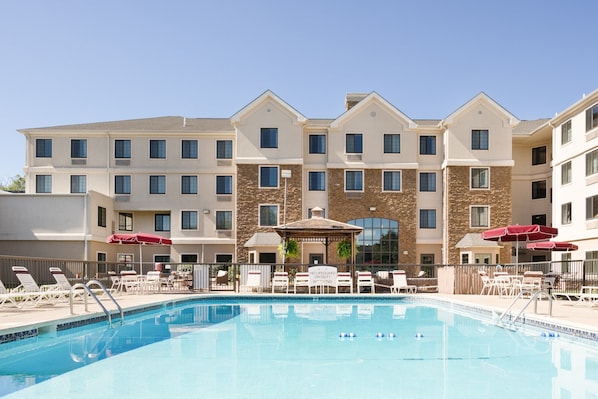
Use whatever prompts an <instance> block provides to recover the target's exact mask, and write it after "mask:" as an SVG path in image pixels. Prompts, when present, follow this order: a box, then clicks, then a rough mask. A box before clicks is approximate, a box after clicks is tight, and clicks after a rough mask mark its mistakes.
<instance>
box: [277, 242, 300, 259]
mask: <svg viewBox="0 0 598 399" xmlns="http://www.w3.org/2000/svg"><path fill="white" fill-rule="evenodd" d="M278 252H279V253H280V257H281V258H285V259H286V260H293V259H297V258H298V257H299V244H298V243H297V241H295V240H293V239H292V238H290V239H288V240H286V254H285V248H284V247H283V243H280V244H279V245H278Z"/></svg>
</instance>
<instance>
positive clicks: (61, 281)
mask: <svg viewBox="0 0 598 399" xmlns="http://www.w3.org/2000/svg"><path fill="white" fill-rule="evenodd" d="M50 274H52V277H54V280H56V286H55V288H53V289H56V290H58V291H60V292H63V293H64V292H67V291H68V292H69V295H70V292H71V290H72V288H73V286H72V285H71V282H70V281H69V279H68V278H67V277H66V275H65V274H64V273H63V271H62V269H61V268H59V267H56V266H51V267H50ZM87 285H88V286H89V283H88V284H87ZM92 292H93V293H94V294H95V295H96V296H99V295H102V294H103V293H104V290H103V289H101V288H99V287H98V288H93V289H92ZM74 294H75V297H81V296H82V295H83V294H85V290H84V289H83V288H79V289H77V291H76V292H75V293H74ZM64 297H65V298H68V295H64Z"/></svg>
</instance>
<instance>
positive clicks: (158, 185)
mask: <svg viewBox="0 0 598 399" xmlns="http://www.w3.org/2000/svg"><path fill="white" fill-rule="evenodd" d="M149 193H150V194H166V176H164V175H156V176H150V177H149Z"/></svg>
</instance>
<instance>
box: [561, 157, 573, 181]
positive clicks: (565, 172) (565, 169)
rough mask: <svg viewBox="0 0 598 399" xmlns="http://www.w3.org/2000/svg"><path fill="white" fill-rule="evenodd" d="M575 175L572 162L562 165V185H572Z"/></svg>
mask: <svg viewBox="0 0 598 399" xmlns="http://www.w3.org/2000/svg"><path fill="white" fill-rule="evenodd" d="M572 177H573V175H572V174H571V161H569V162H565V163H564V164H562V165H561V185H565V184H569V183H571V179H572Z"/></svg>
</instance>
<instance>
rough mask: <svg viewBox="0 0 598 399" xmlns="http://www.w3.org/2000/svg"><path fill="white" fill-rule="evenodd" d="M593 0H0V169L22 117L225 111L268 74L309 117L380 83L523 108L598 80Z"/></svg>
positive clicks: (17, 149) (400, 97)
mask: <svg viewBox="0 0 598 399" xmlns="http://www.w3.org/2000/svg"><path fill="white" fill-rule="evenodd" d="M597 15H598V1H595V0H570V1H560V0H558V1H557V0H535V1H534V0H500V1H483V0H455V1H448V0H417V1H415V0H413V1H412V0H395V1H389V0H369V1H354V0H330V1H327V0H297V1H284V0H278V1H275V0H270V1H264V0H251V1H249V0H246V1H241V0H239V1H233V0H213V1H201V0H198V1H191V0H189V1H177V0H168V1H167V0H164V1H152V0H143V1H141V0H139V1H127V0H101V1H100V0H86V1H84V0H76V1H75V0H73V1H60V0H53V1H48V0H36V1H33V0H1V2H0V54H1V62H0V134H1V135H2V136H1V137H2V149H3V151H2V156H0V182H5V181H7V180H9V179H10V178H11V177H12V176H14V175H16V174H22V168H23V166H24V164H25V140H24V138H23V136H22V135H21V134H19V133H18V132H17V131H16V130H17V129H21V128H30V127H46V126H56V125H68V124H75V123H87V122H100V121H113V120H121V119H132V118H144V117H157V116H167V115H180V116H186V117H229V116H231V115H233V114H234V113H235V112H236V111H238V110H239V109H240V108H242V107H243V106H245V105H246V104H248V103H249V102H251V101H252V100H253V99H255V98H256V97H257V96H259V95H260V94H261V93H263V92H264V91H265V90H267V89H270V90H272V91H274V92H275V93H276V94H277V95H279V96H280V97H281V98H282V99H284V100H285V101H287V102H288V103H289V104H290V105H291V106H293V107H294V108H296V109H297V110H298V111H299V112H301V113H302V114H303V115H305V116H306V117H308V118H334V117H337V116H339V115H340V114H342V112H343V111H344V108H343V107H344V97H345V94H346V93H347V92H371V91H376V92H377V93H379V94H380V95H382V96H383V97H384V98H386V99H387V100H388V101H389V102H391V103H392V104H393V105H395V106H396V107H397V108H399V109H400V110H401V111H402V112H403V113H405V114H407V115H408V116H409V117H411V118H413V119H420V118H437V119H441V118H444V117H446V116H448V115H449V114H450V113H451V112H453V111H454V110H455V109H457V108H458V107H460V106H461V105H462V104H464V103H465V102H467V101H468V100H470V99H471V98H472V97H474V96H475V95H477V94H478V93H479V92H482V91H483V92H485V93H486V94H488V95H489V96H490V97H492V98H493V99H494V100H496V101H498V102H499V103H500V104H501V105H502V106H504V107H505V108H506V109H507V110H509V111H510V112H511V113H513V114H514V115H515V116H517V117H518V118H520V119H537V118H543V117H552V116H554V114H555V113H556V112H561V111H562V110H564V109H565V108H567V107H568V106H569V105H571V104H572V103H574V102H575V101H577V100H578V99H580V98H581V96H582V95H583V94H584V93H590V92H592V91H593V90H595V89H597V88H598V69H597V65H598V62H597V61H598V52H597V51H596V48H595V47H596V46H595V45H596V42H597V38H598V33H597V32H596V16H597Z"/></svg>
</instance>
